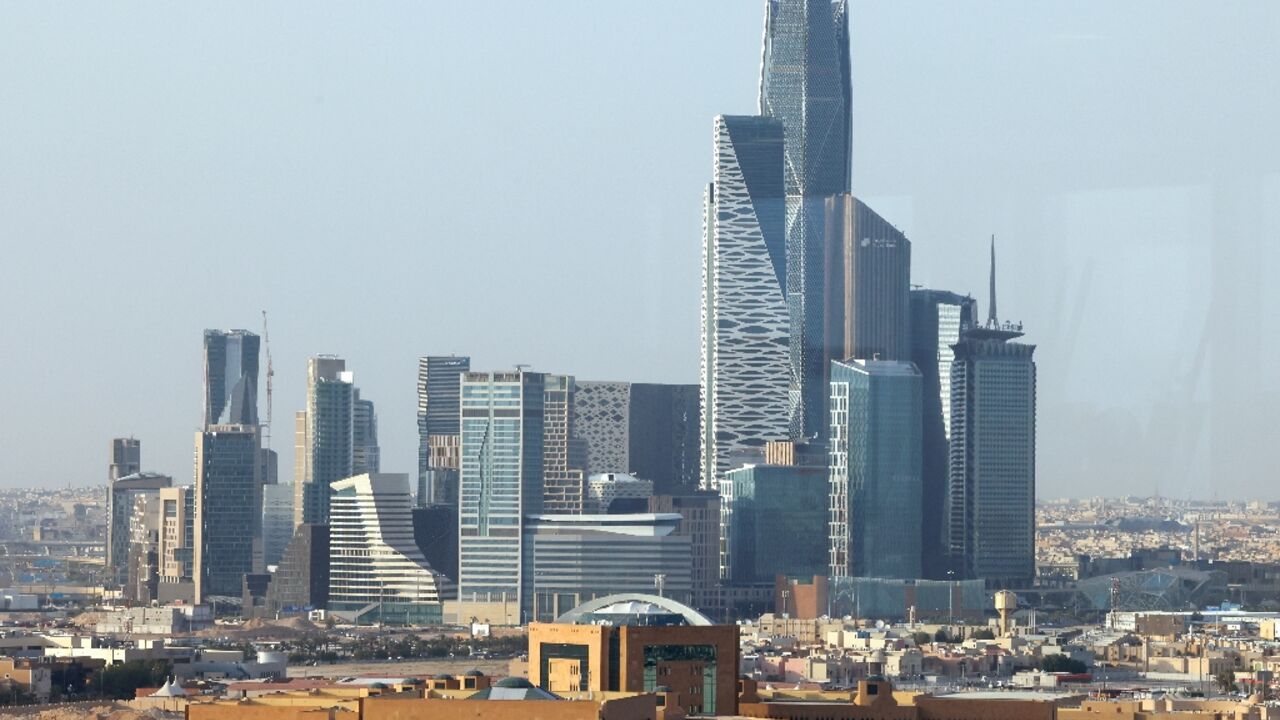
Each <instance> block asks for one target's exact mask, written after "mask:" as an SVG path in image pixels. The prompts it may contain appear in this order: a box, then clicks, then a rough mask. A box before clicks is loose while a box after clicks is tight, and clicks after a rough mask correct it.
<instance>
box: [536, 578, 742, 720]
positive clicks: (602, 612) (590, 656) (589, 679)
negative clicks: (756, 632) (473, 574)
mask: <svg viewBox="0 0 1280 720" xmlns="http://www.w3.org/2000/svg"><path fill="white" fill-rule="evenodd" d="M739 661H740V650H739V648H738V627H737V626H736V625H713V624H712V623H711V621H710V620H708V619H707V618H706V617H705V616H704V615H702V614H701V613H699V612H698V611H696V610H694V609H693V608H691V607H689V606H688V605H685V604H684V603H681V602H678V601H676V600H674V599H672V598H669V597H659V596H656V595H653V594H642V593H619V594H617V595H611V596H607V597H602V598H597V599H595V600H592V601H590V602H586V603H583V604H582V605H580V606H578V607H576V608H574V609H573V610H570V611H569V612H567V613H565V614H564V615H562V616H561V617H560V618H558V619H557V620H556V622H554V623H543V622H538V623H532V624H531V625H530V626H529V680H530V681H531V682H532V683H533V684H535V685H537V686H538V687H541V688H543V689H545V690H549V691H551V692H559V693H580V692H618V691H621V692H655V691H658V692H663V691H666V692H670V693H671V694H672V695H674V697H671V698H670V700H669V702H670V704H671V706H673V707H675V708H678V709H679V710H681V711H683V712H685V713H688V714H691V715H705V716H712V715H719V716H726V717H728V716H733V715H736V714H737V710H738V664H739ZM659 688H662V690H659ZM669 697H670V696H669Z"/></svg>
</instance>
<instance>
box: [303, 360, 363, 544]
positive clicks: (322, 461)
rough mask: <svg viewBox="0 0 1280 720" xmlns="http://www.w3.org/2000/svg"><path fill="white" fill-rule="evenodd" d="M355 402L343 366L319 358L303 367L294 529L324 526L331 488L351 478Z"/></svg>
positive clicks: (351, 378) (352, 386) (342, 362)
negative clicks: (304, 392) (304, 384)
mask: <svg viewBox="0 0 1280 720" xmlns="http://www.w3.org/2000/svg"><path fill="white" fill-rule="evenodd" d="M357 397H358V395H357V391H356V389H355V377H354V376H353V374H352V373H350V372H348V371H347V363H346V361H345V360H343V359H342V358H339V357H336V356H333V355H320V356H317V357H313V358H310V359H309V360H308V361H307V409H306V411H304V412H303V413H300V414H299V422H298V423H297V425H296V426H295V432H296V433H297V434H298V437H297V438H296V442H295V450H296V452H295V457H294V488H293V489H294V501H293V512H294V524H295V525H301V524H304V523H305V524H308V525H324V524H326V523H328V522H329V494H330V492H331V488H330V483H333V482H336V481H338V480H342V479H345V478H348V477H351V475H352V474H353V472H352V470H353V463H354V459H355V455H354V452H355V448H354V440H355V405H356V398H357Z"/></svg>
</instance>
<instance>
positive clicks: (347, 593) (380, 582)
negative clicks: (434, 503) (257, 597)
mask: <svg viewBox="0 0 1280 720" xmlns="http://www.w3.org/2000/svg"><path fill="white" fill-rule="evenodd" d="M332 487H333V502H332V508H331V511H330V522H329V598H328V606H329V609H330V610H333V611H337V612H340V613H349V614H351V615H353V616H356V617H360V616H361V614H362V613H364V614H363V617H362V618H361V619H364V620H366V621H367V620H370V619H377V620H379V621H381V622H396V623H405V624H410V623H412V624H427V623H436V622H439V621H440V618H441V613H440V610H441V608H440V601H441V599H442V591H443V590H445V588H444V587H443V586H444V585H445V584H446V583H447V581H446V580H445V579H444V578H443V577H441V576H440V574H439V573H437V572H436V571H435V570H433V569H432V567H431V566H430V565H428V564H427V560H426V558H424V557H423V556H422V551H421V550H419V549H418V546H417V544H416V543H415V542H414V539H413V516H412V509H413V499H412V496H411V495H410V494H409V477H408V476H407V475H403V474H367V473H366V474H361V475H357V476H355V477H350V478H346V479H344V480H339V481H337V482H335V483H333V484H332Z"/></svg>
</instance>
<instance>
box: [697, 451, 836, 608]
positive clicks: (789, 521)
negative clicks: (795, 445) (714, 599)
mask: <svg viewBox="0 0 1280 720" xmlns="http://www.w3.org/2000/svg"><path fill="white" fill-rule="evenodd" d="M829 497H830V493H829V490H828V479H827V469H826V468H824V467H819V466H816V465H746V466H744V467H740V468H734V469H733V470H730V471H729V472H727V473H725V476H724V479H722V480H721V481H720V548H721V551H720V577H721V578H722V579H724V580H727V581H729V582H731V583H735V584H742V585H747V584H751V583H760V582H766V583H771V582H773V581H774V579H775V578H776V577H777V576H778V575H791V576H798V577H813V576H814V575H819V574H824V573H826V569H827V565H828V560H827V557H828V556H827V544H828V543H827V535H828V532H827V527H828V521H829V519H830V518H829V511H828V509H827V506H828V502H829Z"/></svg>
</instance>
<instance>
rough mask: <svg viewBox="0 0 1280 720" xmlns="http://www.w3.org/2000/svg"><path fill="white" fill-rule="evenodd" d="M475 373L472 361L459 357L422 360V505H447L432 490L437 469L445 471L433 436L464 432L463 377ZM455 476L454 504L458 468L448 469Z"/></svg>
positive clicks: (420, 479) (419, 436)
mask: <svg viewBox="0 0 1280 720" xmlns="http://www.w3.org/2000/svg"><path fill="white" fill-rule="evenodd" d="M470 370H471V358H469V357H466V356H455V355H426V356H423V357H420V358H418V504H419V505H428V504H431V503H441V502H445V500H444V499H442V495H447V494H449V493H441V492H440V491H438V490H436V489H434V488H433V487H432V484H433V482H432V481H433V472H432V471H433V470H437V469H440V468H441V465H440V463H439V460H438V459H437V458H436V456H435V455H433V452H432V445H433V444H432V442H431V438H432V437H452V438H456V437H457V435H458V433H459V432H461V430H460V428H461V415H460V411H459V405H458V399H459V397H460V395H461V393H460V388H461V386H462V375H463V373H466V372H468V371H470ZM445 469H448V470H451V471H452V472H453V473H454V474H453V475H452V478H451V479H452V480H453V481H454V488H453V492H452V496H454V499H453V501H452V502H453V503H454V504H456V503H457V499H456V495H457V488H456V484H457V476H456V473H457V469H458V468H457V465H452V466H447V467H446V468H445Z"/></svg>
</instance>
